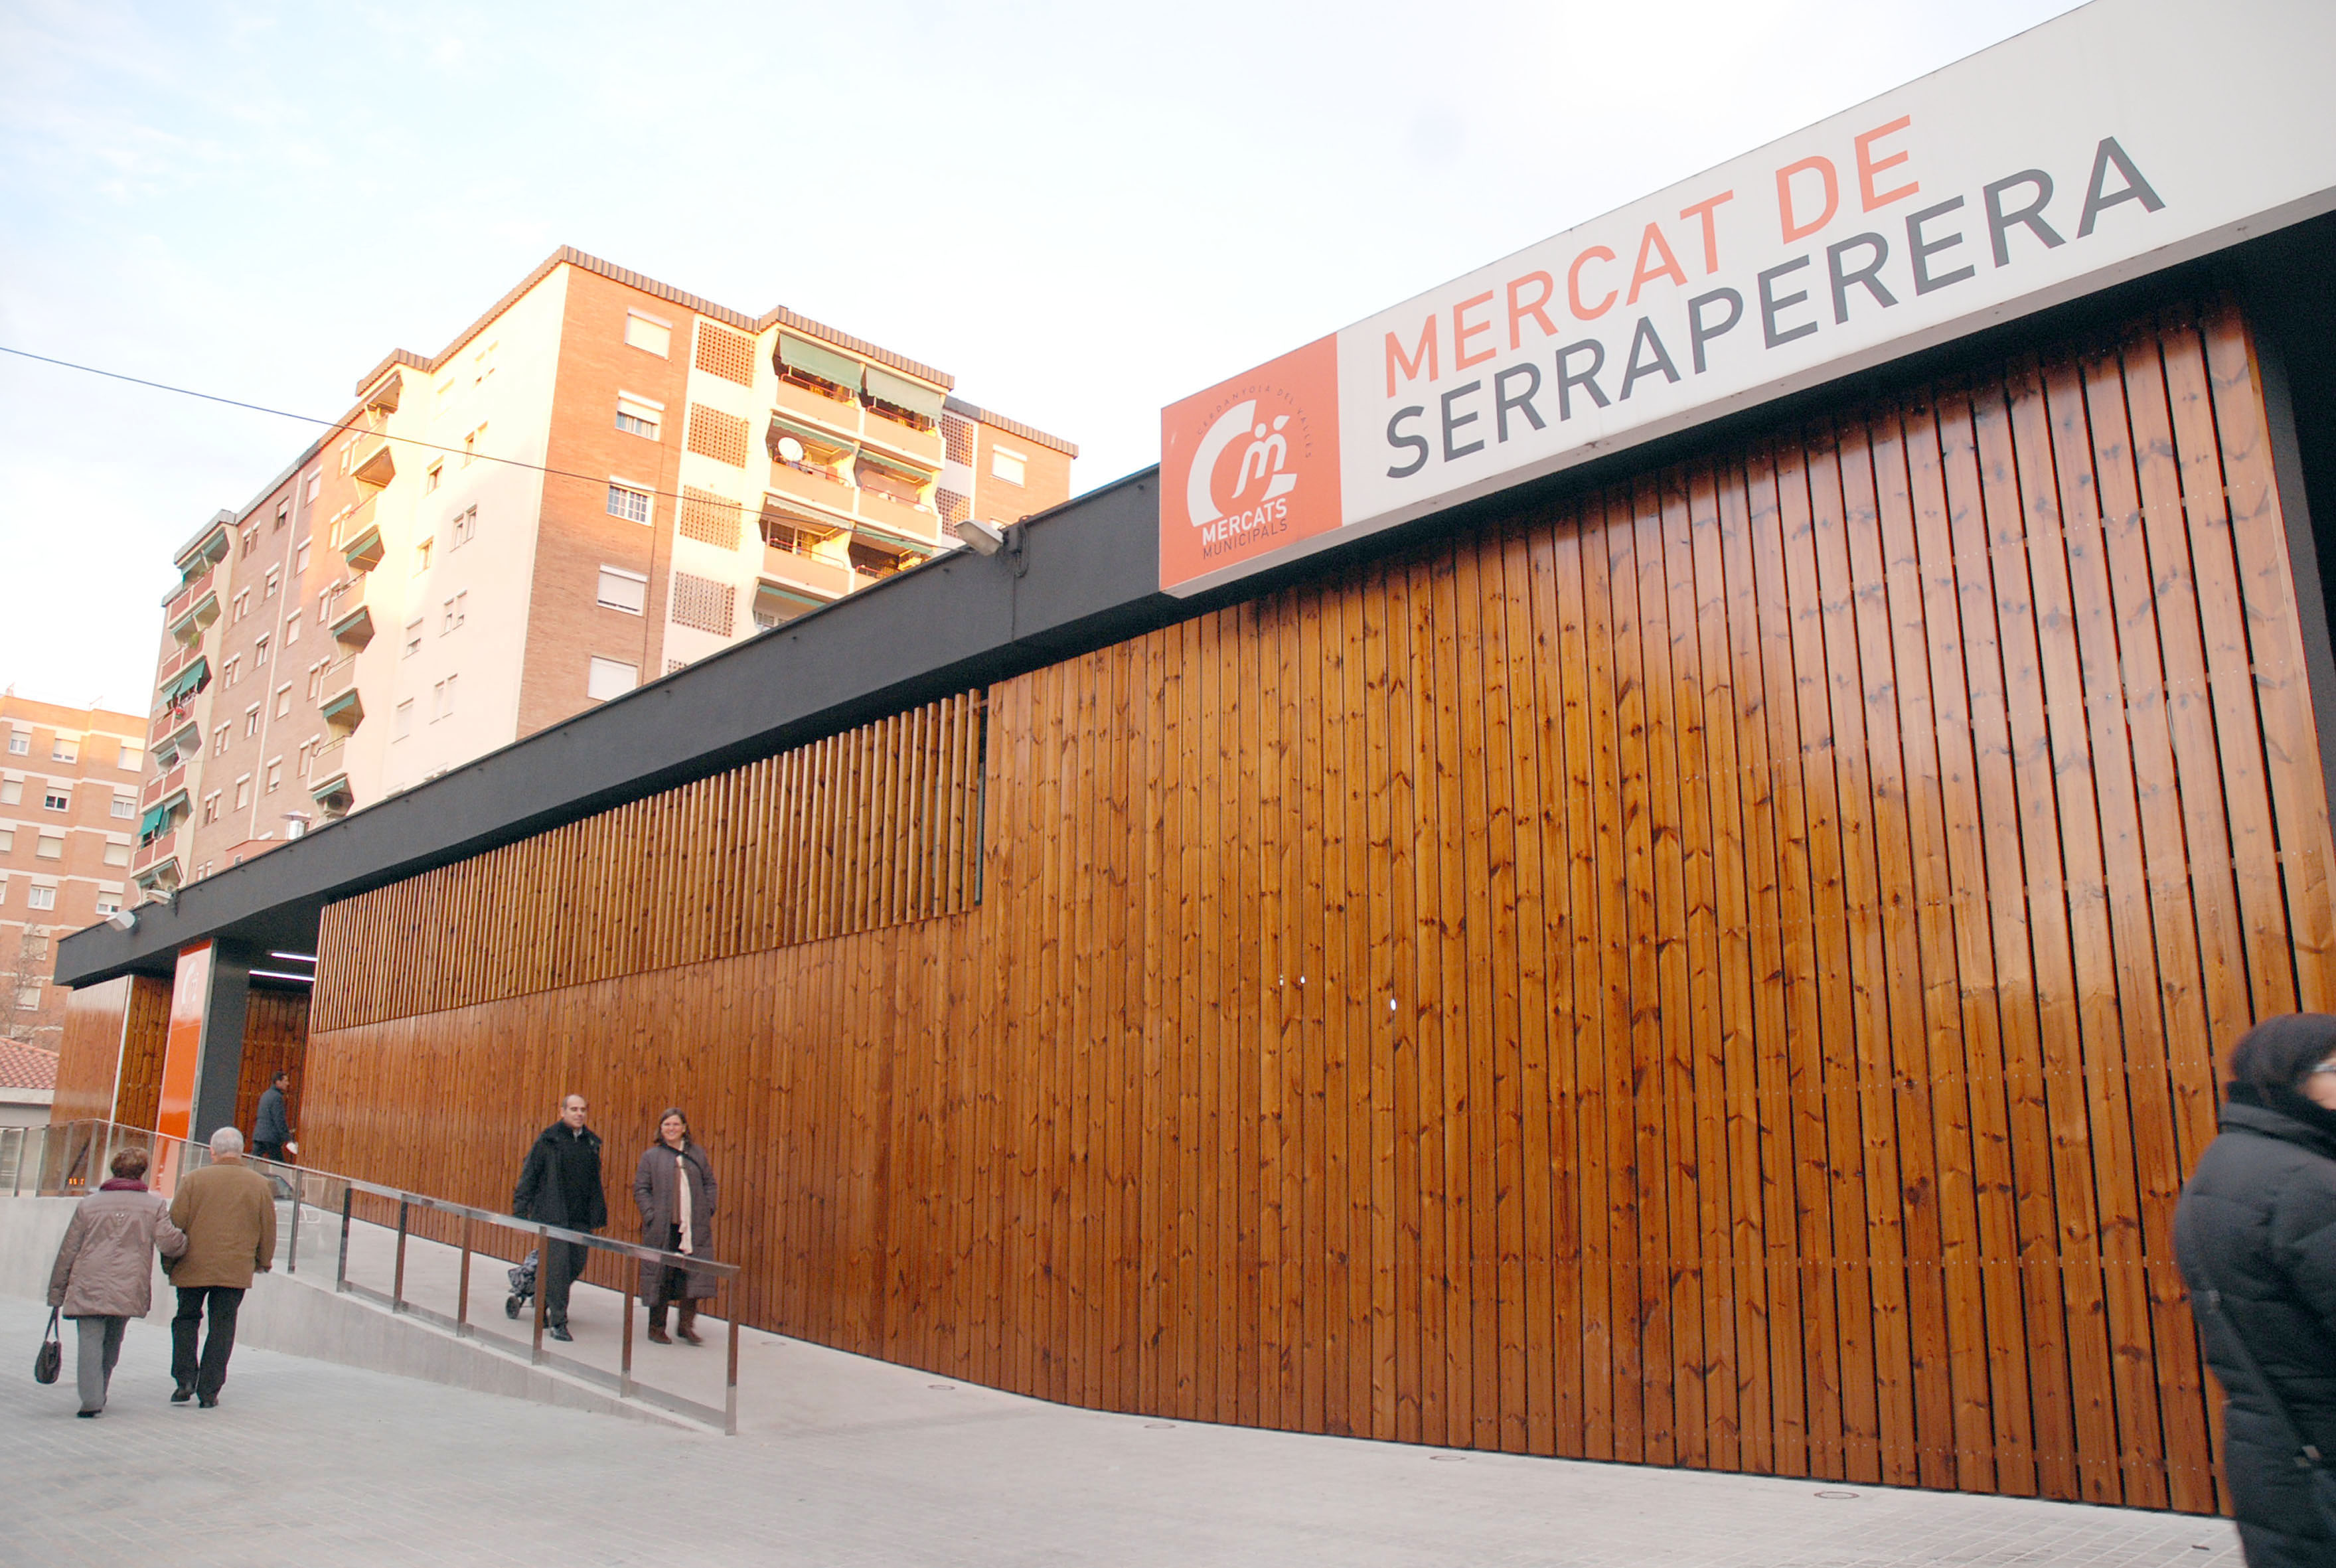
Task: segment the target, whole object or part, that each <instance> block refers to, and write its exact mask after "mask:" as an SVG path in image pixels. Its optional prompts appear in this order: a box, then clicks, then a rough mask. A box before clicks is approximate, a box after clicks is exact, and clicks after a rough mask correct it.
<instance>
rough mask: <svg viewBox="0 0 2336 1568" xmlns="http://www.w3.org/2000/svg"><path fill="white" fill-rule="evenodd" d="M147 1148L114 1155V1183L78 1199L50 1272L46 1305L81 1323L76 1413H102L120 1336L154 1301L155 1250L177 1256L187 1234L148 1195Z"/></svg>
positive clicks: (161, 1203) (158, 1200) (165, 1205)
mask: <svg viewBox="0 0 2336 1568" xmlns="http://www.w3.org/2000/svg"><path fill="white" fill-rule="evenodd" d="M145 1174H146V1151H145V1150H143V1149H124V1150H122V1152H121V1153H120V1154H116V1155H114V1156H113V1179H112V1180H111V1181H109V1182H107V1183H105V1184H104V1185H103V1186H102V1187H100V1188H98V1190H97V1191H96V1192H94V1193H91V1194H90V1195H89V1196H88V1197H86V1198H83V1200H82V1201H81V1205H80V1207H78V1208H76V1209H75V1210H74V1211H73V1222H72V1223H71V1224H69V1225H67V1226H66V1227H65V1239H64V1241H63V1244H61V1245H60V1246H59V1247H58V1248H57V1261H56V1264H55V1266H54V1268H52V1269H51V1270H50V1271H49V1305H50V1306H52V1307H60V1308H63V1310H64V1315H65V1316H66V1317H68V1318H71V1319H72V1320H73V1321H74V1322H76V1323H78V1324H79V1325H80V1326H81V1353H80V1357H79V1359H78V1362H77V1364H76V1366H75V1368H74V1375H73V1380H74V1382H75V1383H76V1385H78V1388H79V1392H80V1394H81V1412H80V1413H81V1414H82V1415H83V1416H84V1417H91V1416H95V1415H96V1414H97V1413H98V1412H99V1411H100V1410H102V1409H104V1408H105V1390H106V1385H107V1384H108V1383H110V1382H111V1381H112V1378H113V1364H114V1362H115V1361H117V1360H119V1359H121V1357H122V1329H124V1328H125V1327H127V1326H128V1324H129V1322H130V1320H131V1319H132V1318H142V1317H144V1316H145V1315H146V1312H147V1310H148V1309H149V1308H150V1307H151V1306H152V1305H153V1304H154V1250H155V1248H156V1247H157V1246H160V1247H161V1251H162V1256H164V1257H166V1258H175V1257H177V1256H178V1255H179V1254H180V1253H181V1252H183V1251H186V1250H187V1236H186V1232H183V1231H181V1230H180V1229H179V1227H178V1226H176V1225H174V1224H172V1223H170V1204H169V1203H167V1202H165V1201H164V1200H163V1199H162V1198H161V1196H160V1195H159V1194H157V1193H150V1192H148V1191H147V1190H146V1183H145V1181H144V1177H145Z"/></svg>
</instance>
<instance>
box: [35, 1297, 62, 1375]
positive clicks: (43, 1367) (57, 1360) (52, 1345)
mask: <svg viewBox="0 0 2336 1568" xmlns="http://www.w3.org/2000/svg"><path fill="white" fill-rule="evenodd" d="M63 1310H64V1309H63V1308H62V1307H52V1308H50V1309H49V1328H48V1332H47V1333H46V1334H45V1335H44V1336H43V1337H42V1339H41V1350H40V1354H38V1355H36V1356H34V1358H33V1381H34V1382H35V1383H54V1382H55V1381H56V1380H57V1374H58V1373H59V1372H62V1371H63V1370H64V1366H65V1347H64V1341H63V1340H62V1339H58V1338H57V1314H58V1313H59V1312H62V1311H63Z"/></svg>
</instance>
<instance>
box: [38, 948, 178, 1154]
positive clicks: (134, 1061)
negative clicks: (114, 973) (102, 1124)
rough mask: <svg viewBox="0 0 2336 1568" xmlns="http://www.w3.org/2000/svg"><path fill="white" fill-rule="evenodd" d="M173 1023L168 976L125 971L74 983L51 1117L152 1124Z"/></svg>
mask: <svg viewBox="0 0 2336 1568" xmlns="http://www.w3.org/2000/svg"><path fill="white" fill-rule="evenodd" d="M169 1030H170V981H168V980H163V979H154V978H152V977H151V976H149V975H124V976H122V978H121V979H114V980H108V981H106V982H105V983H104V984H102V985H96V986H84V987H83V988H81V989H78V990H75V991H74V992H73V994H72V997H71V998H70V999H69V1000H68V1001H67V1002H66V1004H65V1030H64V1038H63V1041H62V1042H60V1045H59V1048H58V1052H57V1096H56V1099H55V1101H54V1104H52V1105H51V1106H50V1108H49V1119H50V1120H51V1121H53V1122H73V1121H83V1120H97V1121H108V1120H115V1121H121V1122H123V1123H126V1124H128V1125H131V1126H139V1127H151V1126H152V1125H154V1109H155V1105H156V1103H157V1102H158V1101H159V1100H160V1099H161V1092H162V1045H163V1039H164V1037H165V1036H166V1035H167V1034H168V1033H169ZM117 1072H118V1074H119V1086H118V1088H117V1085H116V1074H117ZM117 1096H118V1099H117ZM117 1104H118V1105H119V1107H120V1108H119V1109H118V1110H117V1109H116V1106H117Z"/></svg>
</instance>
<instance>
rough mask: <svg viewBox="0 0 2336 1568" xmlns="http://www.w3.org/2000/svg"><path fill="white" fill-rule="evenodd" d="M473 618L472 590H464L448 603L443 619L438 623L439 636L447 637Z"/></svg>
mask: <svg viewBox="0 0 2336 1568" xmlns="http://www.w3.org/2000/svg"><path fill="white" fill-rule="evenodd" d="M470 618H471V590H470V589H463V590H462V592H460V593H458V594H456V595H455V596H454V597H453V598H452V599H448V600H447V601H446V606H445V611H444V616H443V618H442V619H441V620H440V621H439V623H438V635H439V636H440V637H443V636H445V635H446V634H447V633H448V632H450V631H453V629H454V628H457V627H459V626H461V625H462V623H463V622H464V621H466V620H468V619H470Z"/></svg>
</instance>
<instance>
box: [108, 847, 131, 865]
mask: <svg viewBox="0 0 2336 1568" xmlns="http://www.w3.org/2000/svg"><path fill="white" fill-rule="evenodd" d="M105 863H106V864H107V865H110V866H126V865H128V864H129V863H130V846H129V845H128V844H126V843H122V844H116V843H109V844H107V845H106V846H105Z"/></svg>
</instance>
